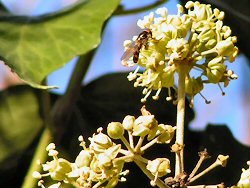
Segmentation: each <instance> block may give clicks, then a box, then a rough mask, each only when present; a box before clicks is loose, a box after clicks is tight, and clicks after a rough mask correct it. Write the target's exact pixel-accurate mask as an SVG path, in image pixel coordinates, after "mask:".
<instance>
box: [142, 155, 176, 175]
mask: <svg viewBox="0 0 250 188" xmlns="http://www.w3.org/2000/svg"><path fill="white" fill-rule="evenodd" d="M147 169H148V170H149V171H150V172H151V173H152V174H153V175H158V177H162V176H165V175H166V174H168V173H170V172H171V170H170V161H169V160H168V159H167V158H157V159H155V160H153V161H148V164H147Z"/></svg>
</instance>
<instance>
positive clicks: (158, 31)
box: [124, 1, 238, 102]
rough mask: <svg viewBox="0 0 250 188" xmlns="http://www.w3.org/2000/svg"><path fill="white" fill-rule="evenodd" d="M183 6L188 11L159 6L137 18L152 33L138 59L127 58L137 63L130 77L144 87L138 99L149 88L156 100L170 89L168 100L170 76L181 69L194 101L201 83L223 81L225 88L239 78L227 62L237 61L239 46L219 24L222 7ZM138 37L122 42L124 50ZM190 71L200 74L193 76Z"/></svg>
mask: <svg viewBox="0 0 250 188" xmlns="http://www.w3.org/2000/svg"><path fill="white" fill-rule="evenodd" d="M185 8H186V9H187V13H184V7H182V6H181V5H178V14H177V15H169V14H168V10H167V9H166V8H159V9H158V10H156V12H155V13H156V14H155V13H153V12H151V13H150V14H149V15H148V16H145V17H144V19H143V20H139V21H138V23H137V25H138V26H139V27H140V28H141V29H146V30H150V31H151V33H152V37H150V38H148V40H147V42H146V43H145V44H143V45H141V48H140V52H139V59H138V62H133V58H130V59H129V60H128V62H127V65H128V66H133V65H135V64H138V65H139V66H138V68H137V69H136V70H135V71H134V72H131V73H130V74H129V75H128V79H129V80H130V81H131V80H135V83H134V86H135V87H137V86H141V87H144V90H143V94H144V95H145V97H144V98H143V99H142V102H144V101H146V99H147V97H148V96H149V95H150V93H151V92H152V91H153V90H155V91H156V94H155V95H154V96H153V99H158V97H159V94H160V92H161V90H162V88H167V89H168V90H169V96H168V97H167V100H171V99H172V96H171V93H170V88H172V87H174V81H175V80H174V78H175V77H174V75H175V73H177V74H178V73H179V72H180V69H181V70H185V71H184V72H185V75H186V77H185V79H186V83H185V88H186V89H185V92H186V94H188V95H189V96H190V97H191V99H192V100H193V97H194V96H195V95H196V94H198V93H200V92H201V90H202V89H203V85H204V84H205V83H214V84H219V83H224V87H226V86H227V85H228V84H229V81H230V80H233V79H236V78H237V75H236V74H234V72H233V71H232V70H228V69H227V66H226V65H225V62H226V61H229V62H233V61H234V60H235V58H236V56H237V54H238V48H237V47H236V46H235V45H234V44H235V43H236V41H237V38H236V37H235V36H231V29H230V27H228V26H225V25H223V21H222V20H223V18H224V12H222V11H220V10H218V9H217V8H215V9H212V8H211V6H210V5H206V4H200V3H199V2H192V1H188V2H187V3H186V5H185ZM156 15H158V16H156ZM137 40H138V38H136V37H134V42H133V43H132V41H128V40H127V41H125V42H124V47H125V50H130V48H131V43H132V44H135V43H138V42H140V41H137ZM141 67H142V68H143V69H142V70H143V72H142V73H140V72H139V70H140V68H141ZM192 70H198V71H200V73H199V74H198V75H195V74H194V73H193V71H192Z"/></svg>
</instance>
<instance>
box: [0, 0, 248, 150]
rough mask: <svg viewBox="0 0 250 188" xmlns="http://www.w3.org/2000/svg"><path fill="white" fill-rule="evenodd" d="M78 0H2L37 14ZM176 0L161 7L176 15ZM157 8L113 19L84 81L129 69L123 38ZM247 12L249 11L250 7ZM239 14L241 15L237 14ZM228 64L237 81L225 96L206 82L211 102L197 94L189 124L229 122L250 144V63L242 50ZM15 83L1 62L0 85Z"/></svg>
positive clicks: (64, 73)
mask: <svg viewBox="0 0 250 188" xmlns="http://www.w3.org/2000/svg"><path fill="white" fill-rule="evenodd" d="M76 1H77V0H53V1H51V0H2V1H1V2H2V3H3V4H4V6H6V7H7V9H8V10H9V11H11V12H12V13H13V14H17V15H29V16H37V15H41V14H45V13H50V12H53V11H57V10H60V9H62V8H64V7H67V6H69V5H71V4H72V3H75V2H76ZM152 2H154V1H153V0H144V1H137V0H133V1H132V0H123V1H122V5H124V7H125V8H126V9H133V8H138V7H141V6H146V5H149V4H151V3H152ZM218 2H220V1H218ZM177 3H179V1H177V0H169V1H168V2H167V3H164V4H163V5H161V7H162V6H165V7H167V8H168V10H169V14H175V13H176V12H177V8H176V4H177ZM224 7H225V8H228V6H227V5H224ZM218 8H219V7H218ZM155 10H156V9H152V10H150V11H146V12H143V13H137V14H130V15H123V16H113V17H112V18H111V19H110V21H109V22H108V23H107V26H106V28H105V30H104V33H103V40H102V42H101V44H100V46H99V48H98V51H97V53H96V55H95V57H94V59H93V62H92V64H91V67H90V68H89V70H88V74H87V76H86V78H85V80H83V84H87V83H89V82H91V81H92V80H94V79H96V78H98V77H100V76H102V75H104V74H107V73H112V72H121V71H128V68H125V67H123V66H122V65H121V63H120V57H121V56H122V54H123V50H124V49H123V41H124V40H126V39H131V38H132V37H133V36H134V35H138V34H139V33H140V32H141V30H140V28H139V27H138V26H137V24H136V23H137V20H138V19H142V18H143V17H144V16H145V15H147V14H149V12H151V11H155ZM227 10H229V11H230V10H231V12H232V11H235V12H236V14H238V12H237V10H232V9H230V7H229V9H227ZM248 13H250V10H249V11H248ZM226 16H227V14H226ZM238 16H241V15H239V14H238ZM244 16H246V15H244ZM244 19H246V21H247V23H250V16H249V15H247V16H246V17H244ZM233 33H234V30H233ZM240 51H241V48H240ZM248 57H249V54H248ZM76 58H77V57H76ZM76 58H75V59H72V61H70V62H69V63H68V64H67V65H66V66H64V67H62V68H61V69H60V70H57V71H56V72H53V73H52V74H51V75H50V76H49V78H48V84H49V85H58V86H59V87H60V88H59V89H54V90H52V92H55V93H58V94H62V93H64V92H65V89H66V86H67V83H68V80H69V77H70V75H71V72H72V70H73V67H74V65H75V62H76ZM228 65H229V66H230V68H229V69H232V70H234V72H235V73H236V74H237V75H238V77H239V78H238V80H235V81H232V82H231V83H230V85H229V86H228V87H227V88H225V89H224V91H225V92H226V95H225V96H222V95H221V91H220V90H219V88H218V86H216V85H206V86H205V89H204V91H203V92H202V93H203V94H204V95H205V97H206V98H207V99H208V100H211V104H209V105H208V104H205V102H204V100H203V99H202V98H201V97H200V96H198V95H197V96H196V97H195V104H194V110H195V113H196V117H195V119H194V120H193V121H192V122H191V125H190V126H191V128H192V129H194V130H203V129H205V127H206V125H207V124H208V123H211V124H221V125H225V124H226V125H227V126H228V127H229V129H230V130H231V131H232V133H233V135H234V137H235V138H236V139H237V140H238V141H240V142H241V143H243V144H246V145H248V146H250V84H249V82H250V67H249V65H250V62H249V59H248V58H247V56H246V55H245V54H244V53H240V55H239V56H238V58H237V59H236V61H235V62H234V63H233V64H229V63H228ZM16 83H20V81H19V79H18V77H17V76H15V75H14V74H13V73H11V72H10V71H9V68H8V67H6V66H5V65H4V64H3V63H0V88H1V89H5V88H7V87H9V86H10V85H12V84H16Z"/></svg>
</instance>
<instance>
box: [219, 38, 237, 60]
mask: <svg viewBox="0 0 250 188" xmlns="http://www.w3.org/2000/svg"><path fill="white" fill-rule="evenodd" d="M216 49H217V53H218V55H220V56H229V55H230V54H232V52H233V51H234V44H233V42H232V41H231V37H228V38H227V39H226V40H222V41H220V42H218V43H217V45H216Z"/></svg>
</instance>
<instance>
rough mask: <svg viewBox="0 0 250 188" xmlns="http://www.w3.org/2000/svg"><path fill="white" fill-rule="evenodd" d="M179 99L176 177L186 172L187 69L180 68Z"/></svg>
mask: <svg viewBox="0 0 250 188" xmlns="http://www.w3.org/2000/svg"><path fill="white" fill-rule="evenodd" d="M178 75H179V79H178V98H177V120H176V143H177V144H178V145H180V146H182V147H181V150H180V151H178V152H179V153H178V152H176V160H175V177H176V176H178V175H179V174H180V173H182V172H183V171H184V149H183V148H184V117H185V77H186V68H185V67H184V66H182V65H180V66H179V71H178Z"/></svg>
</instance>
